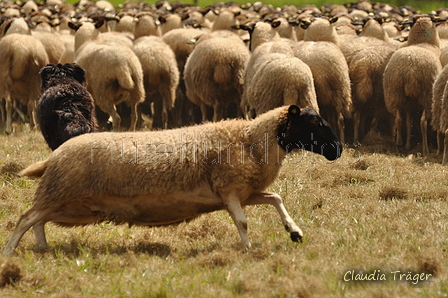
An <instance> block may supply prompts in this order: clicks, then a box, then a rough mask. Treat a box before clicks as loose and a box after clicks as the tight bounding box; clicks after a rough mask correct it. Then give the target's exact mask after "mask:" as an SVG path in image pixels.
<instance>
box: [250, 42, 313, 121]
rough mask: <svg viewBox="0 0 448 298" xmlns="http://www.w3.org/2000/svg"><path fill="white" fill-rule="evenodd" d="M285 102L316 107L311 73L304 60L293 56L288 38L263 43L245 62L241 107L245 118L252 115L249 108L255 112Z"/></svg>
mask: <svg viewBox="0 0 448 298" xmlns="http://www.w3.org/2000/svg"><path fill="white" fill-rule="evenodd" d="M272 78H276V79H275V80H273V79H272ZM287 104H295V105H298V106H301V107H312V108H313V109H314V110H316V111H317V112H318V111H319V108H318V105H317V99H316V91H315V88H314V81H313V74H312V72H311V70H310V68H309V66H308V65H307V64H305V63H304V62H302V61H301V60H300V59H298V58H296V57H294V52H293V51H292V48H291V43H290V42H286V41H284V42H282V41H280V42H267V43H264V44H262V45H260V46H258V47H257V48H256V49H255V51H254V52H253V53H252V55H251V57H250V59H249V62H248V63H247V67H246V72H245V75H244V91H243V95H242V97H241V109H242V110H243V111H245V112H246V118H252V117H253V114H252V112H251V111H254V112H256V114H257V115H258V114H261V113H265V112H267V111H269V110H272V109H274V108H276V107H279V106H282V105H287ZM249 111H250V112H249Z"/></svg>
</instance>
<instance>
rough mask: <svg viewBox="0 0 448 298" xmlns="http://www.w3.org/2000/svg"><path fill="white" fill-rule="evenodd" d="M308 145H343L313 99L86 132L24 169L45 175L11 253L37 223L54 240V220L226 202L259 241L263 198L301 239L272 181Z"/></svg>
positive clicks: (159, 212)
mask: <svg viewBox="0 0 448 298" xmlns="http://www.w3.org/2000/svg"><path fill="white" fill-rule="evenodd" d="M299 148H300V149H305V150H308V151H311V152H315V153H318V154H321V155H323V156H324V157H325V158H327V159H328V160H335V159H337V158H339V157H340V155H341V151H342V146H341V144H340V143H339V141H338V139H337V136H336V135H335V133H334V132H333V130H332V128H331V127H330V126H329V124H328V123H327V122H326V121H325V120H323V119H322V118H321V117H320V116H319V115H318V114H317V113H316V112H315V111H314V110H313V109H309V108H308V109H299V108H298V107H297V106H283V107H279V108H276V109H274V110H271V111H269V112H267V113H265V114H263V115H260V116H259V117H257V118H256V119H254V120H251V121H247V120H242V119H232V120H227V121H221V122H219V123H213V122H209V123H205V124H202V125H196V126H190V127H184V128H179V129H173V130H164V131H152V132H135V133H131V134H130V133H110V132H105V133H94V134H84V135H81V136H78V137H76V138H73V139H71V140H69V141H67V142H66V143H64V144H63V145H62V146H60V147H59V148H58V149H57V150H55V151H53V153H52V154H51V155H50V156H49V157H48V158H47V159H46V160H44V161H41V162H37V163H35V164H32V165H30V166H29V167H28V168H26V169H25V170H23V171H22V172H21V174H22V175H25V176H31V177H41V180H40V182H39V186H38V188H37V190H36V193H35V197H34V204H33V207H32V208H31V209H30V210H28V211H27V212H25V213H24V214H23V215H22V217H21V218H20V220H19V222H18V224H17V226H16V228H15V230H14V232H13V233H12V235H11V237H10V239H9V241H8V243H7V244H6V246H5V249H4V251H3V255H4V256H11V255H12V254H13V252H14V249H15V248H16V247H17V245H18V243H19V241H20V239H21V238H22V236H23V234H24V233H25V232H26V231H27V230H28V229H30V228H31V227H33V228H34V232H35V237H36V242H37V245H38V246H39V247H41V248H46V247H47V240H46V237H45V230H44V225H45V223H47V222H49V221H51V222H55V223H57V224H59V225H63V226H76V225H87V224H94V223H99V222H102V221H110V222H114V223H117V224H120V223H129V225H142V226H162V225H171V224H175V223H179V222H182V221H185V220H190V219H193V218H195V217H197V216H199V215H200V214H203V213H208V212H213V211H216V210H223V209H224V210H225V209H226V210H227V211H228V212H229V214H230V216H231V217H232V219H233V220H234V223H235V225H236V227H237V229H238V232H239V234H240V238H241V242H242V245H243V247H244V248H246V249H247V248H250V246H251V243H250V240H249V237H248V235H247V220H246V216H245V214H244V210H243V207H244V206H247V205H258V204H271V205H273V206H275V207H276V209H277V211H278V213H279V214H280V217H281V219H282V222H283V226H284V227H285V229H286V230H287V231H288V232H289V233H290V236H291V239H292V240H293V241H296V242H297V241H299V240H301V239H302V237H303V233H302V231H301V230H300V228H299V227H298V226H297V225H296V223H295V222H294V221H293V219H292V218H291V217H290V216H289V215H288V212H287V211H286V209H285V206H284V205H283V203H282V198H281V197H280V196H279V195H278V194H275V193H269V192H265V189H266V188H267V187H268V186H269V185H270V184H272V183H273V181H274V180H275V179H276V178H277V176H278V173H279V171H280V168H281V161H282V160H283V159H284V157H285V156H286V155H287V153H289V152H291V151H292V150H293V149H299ZM117 173H120V175H117ZM217 228H219V227H217Z"/></svg>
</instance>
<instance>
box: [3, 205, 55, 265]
mask: <svg viewBox="0 0 448 298" xmlns="http://www.w3.org/2000/svg"><path fill="white" fill-rule="evenodd" d="M50 212H51V210H49V209H46V210H38V209H34V207H33V208H31V209H30V210H28V211H27V212H25V213H24V214H23V215H22V217H20V220H19V222H18V223H17V226H16V228H15V229H14V232H13V233H12V235H11V237H10V238H9V241H8V243H6V246H5V249H4V250H3V256H5V257H10V256H12V254H13V252H14V249H15V248H16V247H17V244H19V241H20V239H21V238H22V236H23V234H25V232H26V231H28V230H29V229H30V228H31V227H32V226H34V225H35V224H36V223H39V222H40V221H42V219H43V218H45V216H47V215H48V214H49V213H50ZM42 227H43V225H42ZM41 232H42V231H39V233H41ZM40 243H41V244H42V242H41V241H40Z"/></svg>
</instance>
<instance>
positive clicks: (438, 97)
mask: <svg viewBox="0 0 448 298" xmlns="http://www.w3.org/2000/svg"><path fill="white" fill-rule="evenodd" d="M447 82H448V67H445V66H443V68H442V71H441V72H440V73H439V75H438V76H437V78H436V80H435V81H434V85H433V88H432V106H431V115H432V117H431V126H432V128H433V129H434V130H435V131H436V133H437V155H438V154H439V153H440V152H442V151H443V159H442V164H446V162H447V158H448V155H447V152H448V146H447V145H448V143H447V142H448V139H447V137H446V136H445V135H446V133H447V129H448V126H447V121H446V120H445V119H446V118H444V117H447V115H448V114H447V113H448V104H447V103H446V101H447V100H448V91H445V89H446V88H447V87H446V86H447ZM444 136H445V143H444V144H442V140H443V137H444Z"/></svg>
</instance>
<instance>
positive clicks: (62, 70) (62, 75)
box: [39, 63, 86, 91]
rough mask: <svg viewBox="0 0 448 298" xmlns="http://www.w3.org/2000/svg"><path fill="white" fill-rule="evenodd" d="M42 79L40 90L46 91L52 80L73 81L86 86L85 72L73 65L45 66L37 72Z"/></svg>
mask: <svg viewBox="0 0 448 298" xmlns="http://www.w3.org/2000/svg"><path fill="white" fill-rule="evenodd" d="M39 74H40V77H41V79H42V85H41V89H42V91H44V90H46V89H47V88H48V87H49V86H50V82H51V81H53V80H61V79H74V80H76V81H78V82H79V83H80V84H81V85H84V86H85V85H86V72H85V70H84V68H82V67H81V66H79V65H77V64H75V63H66V64H57V65H54V64H47V65H46V66H44V67H42V69H41V70H40V72H39Z"/></svg>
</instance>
